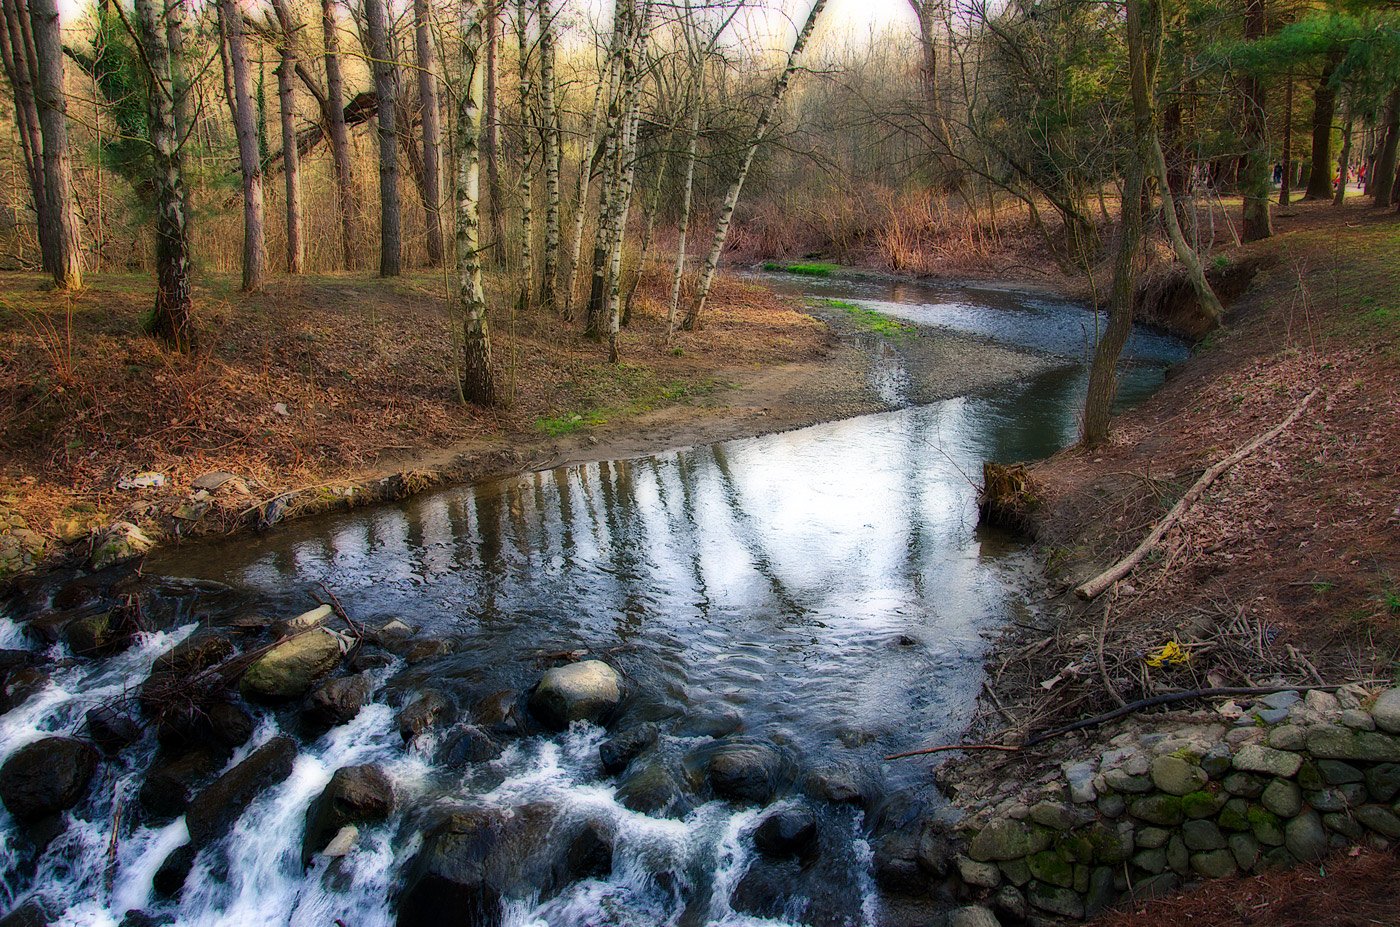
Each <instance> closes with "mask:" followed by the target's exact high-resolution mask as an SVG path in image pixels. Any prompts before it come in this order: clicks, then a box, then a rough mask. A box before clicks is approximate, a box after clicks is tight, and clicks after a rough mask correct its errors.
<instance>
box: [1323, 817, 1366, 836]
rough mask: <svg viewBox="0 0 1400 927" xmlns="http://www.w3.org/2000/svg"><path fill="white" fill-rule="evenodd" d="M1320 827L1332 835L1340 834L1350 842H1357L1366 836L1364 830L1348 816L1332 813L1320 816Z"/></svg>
mask: <svg viewBox="0 0 1400 927" xmlns="http://www.w3.org/2000/svg"><path fill="white" fill-rule="evenodd" d="M1322 826H1323V827H1325V828H1326V829H1327V830H1329V831H1331V832H1332V833H1334V834H1341V835H1342V836H1343V837H1345V838H1347V839H1348V840H1350V841H1353V842H1355V841H1358V840H1361V839H1363V838H1364V837H1365V836H1366V828H1365V827H1363V826H1361V824H1360V823H1359V822H1358V821H1357V820H1356V819H1355V818H1353V817H1352V816H1351V815H1349V814H1341V813H1339V812H1332V813H1331V814H1324V815H1323V816H1322Z"/></svg>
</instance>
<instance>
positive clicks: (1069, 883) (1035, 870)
mask: <svg viewBox="0 0 1400 927" xmlns="http://www.w3.org/2000/svg"><path fill="white" fill-rule="evenodd" d="M1026 865H1027V866H1029V867H1030V870H1031V876H1032V877H1033V878H1036V879H1039V880H1040V881H1042V882H1046V883H1048V884H1050V885H1058V886H1060V887H1061V888H1071V887H1073V885H1074V866H1073V865H1071V864H1070V863H1067V862H1065V861H1064V859H1062V858H1061V857H1060V854H1058V853H1056V852H1055V851H1054V850H1044V851H1042V852H1040V853H1036V854H1034V855H1032V856H1030V857H1027V859H1026Z"/></svg>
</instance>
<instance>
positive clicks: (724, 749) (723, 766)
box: [705, 740, 786, 805]
mask: <svg viewBox="0 0 1400 927" xmlns="http://www.w3.org/2000/svg"><path fill="white" fill-rule="evenodd" d="M708 753H709V757H708V763H707V765H706V768H705V777H706V779H707V780H708V781H709V783H710V788H711V789H713V790H714V793H715V795H717V796H719V797H720V798H724V799H728V800H729V801H734V802H741V803H751V804H755V805H766V804H768V803H769V802H771V801H772V800H773V798H774V796H775V795H776V794H777V792H778V789H779V788H780V786H781V785H782V783H783V779H784V774H785V769H786V763H785V762H784V759H783V756H782V754H781V753H779V752H778V749H777V748H776V747H774V746H773V745H772V744H767V743H763V742H761V741H753V740H734V741H729V742H727V743H721V744H718V745H716V746H715V747H714V748H712V749H710V750H709V751H708Z"/></svg>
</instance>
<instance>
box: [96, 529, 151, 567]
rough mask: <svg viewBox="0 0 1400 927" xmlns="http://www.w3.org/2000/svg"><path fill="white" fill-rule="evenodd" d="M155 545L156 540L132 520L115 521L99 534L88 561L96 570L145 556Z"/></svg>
mask: <svg viewBox="0 0 1400 927" xmlns="http://www.w3.org/2000/svg"><path fill="white" fill-rule="evenodd" d="M155 546H156V542H155V541H153V540H151V538H150V537H148V536H147V535H146V533H145V532H143V531H142V530H141V529H140V528H138V527H136V526H135V525H133V524H132V523H131V522H129V521H119V522H114V523H112V524H111V525H108V526H107V528H106V530H104V531H103V532H102V533H101V534H100V535H98V537H97V540H96V542H95V543H94V545H93V548H92V557H91V558H90V560H89V561H88V562H89V565H90V566H91V567H92V568H93V569H94V570H102V569H106V568H107V567H109V566H112V565H113V564H115V563H122V562H123V561H126V560H134V559H136V558H137V557H142V556H145V555H146V554H147V553H149V552H150V550H151V548H152V547H155Z"/></svg>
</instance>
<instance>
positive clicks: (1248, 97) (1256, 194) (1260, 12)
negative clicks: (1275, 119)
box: [1240, 0, 1274, 242]
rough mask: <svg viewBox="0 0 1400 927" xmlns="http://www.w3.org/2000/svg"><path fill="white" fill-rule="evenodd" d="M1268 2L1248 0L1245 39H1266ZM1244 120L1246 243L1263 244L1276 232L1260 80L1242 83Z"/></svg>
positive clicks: (1242, 180) (1242, 178)
mask: <svg viewBox="0 0 1400 927" xmlns="http://www.w3.org/2000/svg"><path fill="white" fill-rule="evenodd" d="M1264 29H1265V15H1264V0H1245V3H1244V37H1245V38H1246V39H1260V38H1263V37H1264ZM1241 86H1242V90H1243V95H1244V120H1243V131H1242V132H1241V133H1240V134H1241V141H1243V143H1244V148H1245V155H1244V158H1243V164H1242V165H1241V171H1240V175H1241V176H1240V187H1241V191H1240V192H1241V193H1243V194H1244V222H1243V225H1244V235H1243V237H1244V240H1245V241H1247V242H1250V241H1259V240H1260V239H1263V238H1268V237H1269V236H1270V235H1272V234H1273V233H1274V229H1273V220H1272V219H1271V218H1270V216H1269V149H1268V143H1267V140H1266V139H1265V137H1264V114H1265V112H1266V109H1267V106H1268V99H1267V94H1266V92H1265V89H1264V82H1263V80H1261V79H1260V78H1258V77H1246V78H1244V80H1243V81H1242V84H1241Z"/></svg>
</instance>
